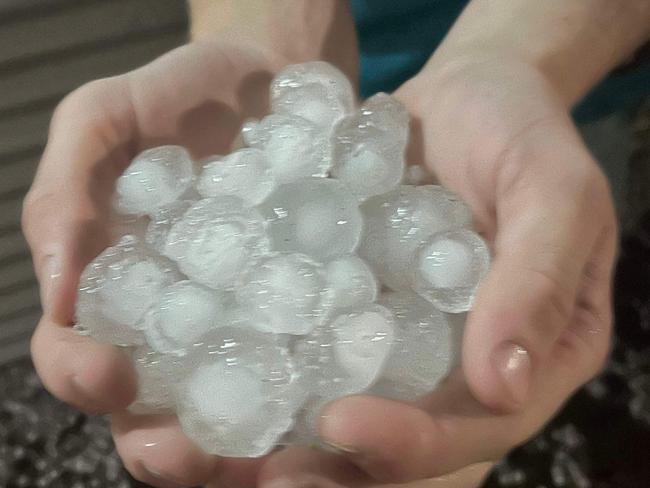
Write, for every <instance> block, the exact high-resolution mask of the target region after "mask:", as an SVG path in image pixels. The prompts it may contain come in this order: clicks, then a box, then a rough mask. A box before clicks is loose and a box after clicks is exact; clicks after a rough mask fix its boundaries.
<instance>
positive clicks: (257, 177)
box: [197, 148, 274, 205]
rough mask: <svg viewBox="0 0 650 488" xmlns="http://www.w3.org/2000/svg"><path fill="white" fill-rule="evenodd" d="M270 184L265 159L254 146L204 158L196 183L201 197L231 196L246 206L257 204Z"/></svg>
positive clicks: (265, 194)
mask: <svg viewBox="0 0 650 488" xmlns="http://www.w3.org/2000/svg"><path fill="white" fill-rule="evenodd" d="M273 187H274V180H273V175H272V172H271V167H270V165H269V162H268V161H267V159H266V156H265V155H264V153H263V152H262V151H260V150H259V149H254V148H244V149H240V150H238V151H235V152H234V153H232V154H229V155H228V156H225V157H214V158H211V159H208V160H207V161H205V163H204V166H203V172H202V173H201V176H200V178H199V181H198V183H197V189H198V191H199V193H200V194H201V195H202V196H203V197H217V196H222V195H233V196H236V197H239V198H241V199H243V200H244V201H245V202H247V203H249V204H250V205H257V204H259V203H261V202H262V201H263V200H264V199H265V198H266V197H267V196H268V195H269V193H271V191H272V190H273Z"/></svg>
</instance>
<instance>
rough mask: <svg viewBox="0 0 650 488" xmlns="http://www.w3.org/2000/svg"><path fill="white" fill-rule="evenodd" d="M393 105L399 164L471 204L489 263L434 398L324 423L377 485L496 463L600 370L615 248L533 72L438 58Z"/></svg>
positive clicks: (365, 404) (362, 408)
mask: <svg viewBox="0 0 650 488" xmlns="http://www.w3.org/2000/svg"><path fill="white" fill-rule="evenodd" d="M396 96H397V97H398V98H399V99H400V100H401V101H402V102H403V103H404V104H405V105H406V107H407V108H408V109H409V111H410V112H411V114H412V116H413V125H412V129H413V131H412V136H413V138H412V144H411V146H412V147H411V148H410V152H409V160H410V161H411V162H419V161H423V162H424V163H425V165H426V167H427V168H428V169H429V170H431V172H432V173H434V174H435V175H436V176H437V177H438V178H439V180H440V181H441V183H442V184H444V185H445V186H447V187H449V188H451V189H452V190H454V191H456V192H457V193H459V194H460V195H461V196H462V197H463V199H464V200H465V201H467V202H468V203H469V204H470V206H471V208H472V210H473V213H474V216H475V221H476V224H477V226H478V229H479V231H480V232H481V233H482V234H483V235H484V237H485V238H486V239H487V241H488V243H489V244H490V245H491V248H492V252H493V256H494V259H493V263H492V267H491V270H490V272H489V274H488V276H487V277H486V279H485V281H484V282H483V284H482V286H481V287H480V289H479V292H478V295H477V298H476V302H475V304H474V310H473V312H471V313H470V314H469V319H468V324H467V327H466V329H465V336H464V341H463V354H462V367H461V369H460V370H459V371H456V372H454V373H453V374H452V375H451V377H450V378H449V379H448V380H447V381H446V382H444V383H443V384H442V385H441V387H440V388H439V389H438V390H436V391H435V392H433V393H432V394H431V395H430V396H428V397H427V398H424V399H423V400H422V401H421V402H420V403H419V404H417V405H413V406H408V405H405V404H401V403H397V402H393V401H389V400H384V399H378V398H372V397H365V396H358V397H351V398H347V399H342V400H339V401H337V402H335V403H333V404H331V405H330V406H328V407H327V408H326V409H325V411H324V416H323V418H322V420H321V424H320V432H321V434H322V436H323V438H324V439H326V440H328V441H329V442H331V443H332V444H334V445H338V446H341V447H342V448H343V449H345V450H346V451H348V452H349V454H348V459H350V461H351V462H352V463H354V464H355V465H356V466H358V467H359V468H360V469H362V470H363V471H364V472H365V473H367V474H368V475H370V476H371V477H372V478H374V479H377V480H379V481H383V482H406V481H410V480H416V479H422V478H430V477H433V476H439V475H441V474H444V473H448V472H451V471H455V470H457V469H459V468H462V467H463V466H466V465H468V464H471V463H477V462H481V461H491V460H492V461H494V460H497V459H499V458H500V457H501V456H503V455H504V454H505V453H506V452H507V451H508V450H509V449H511V448H512V447H514V446H516V445H518V444H520V443H522V442H524V441H525V440H526V439H528V438H529V437H530V436H531V435H532V434H534V433H535V432H536V431H537V430H538V429H540V427H542V426H543V424H544V423H545V422H546V421H547V420H548V419H549V418H550V417H551V416H552V415H553V414H554V413H555V412H556V411H557V410H558V408H559V407H560V406H561V405H562V403H563V402H564V401H565V400H566V399H567V398H568V397H569V396H570V395H571V393H572V392H573V391H574V390H575V389H577V388H578V387H579V386H580V385H582V384H583V383H585V382H586V381H587V380H589V379H590V378H591V377H592V376H593V375H594V374H595V373H596V372H597V371H598V370H599V369H600V367H601V365H602V363H603V361H604V360H605V358H606V356H607V353H608V349H609V338H610V327H611V321H612V312H611V305H610V293H611V282H612V279H611V278H612V268H613V262H614V257H615V249H616V241H617V226H616V220H615V214H614V210H613V207H612V202H611V198H610V193H609V190H608V185H607V182H606V180H605V178H604V176H603V175H602V173H601V172H600V170H599V169H598V167H597V165H596V162H595V161H594V160H593V158H592V157H591V155H590V154H589V152H588V150H587V149H586V147H585V146H584V144H583V143H582V141H581V139H580V137H579V135H578V133H577V131H576V129H575V127H574V126H573V124H572V122H571V119H570V117H569V114H568V110H567V108H566V107H565V106H564V105H563V103H562V102H561V98H560V97H559V96H558V95H557V94H556V92H555V91H554V89H553V88H552V87H551V85H550V83H549V82H548V81H547V80H546V79H545V77H544V76H543V75H542V74H540V72H538V71H537V70H536V69H534V68H533V67H531V66H530V65H527V64H526V63H523V62H518V61H513V60H511V61H503V60H501V61H494V60H489V61H481V60H477V61H473V60H471V59H466V60H464V61H461V60H459V59H458V58H456V59H454V60H452V61H445V60H443V59H441V58H438V59H436V58H435V56H434V59H433V60H432V62H431V63H430V65H428V66H427V68H425V70H424V71H423V72H422V73H421V74H419V75H418V76H416V77H415V78H414V79H412V80H411V81H409V82H408V83H406V84H405V85H404V86H403V87H402V88H400V89H399V90H398V92H397V93H396ZM387 419H390V421H388V422H387Z"/></svg>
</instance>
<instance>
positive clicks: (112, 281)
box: [75, 236, 180, 345]
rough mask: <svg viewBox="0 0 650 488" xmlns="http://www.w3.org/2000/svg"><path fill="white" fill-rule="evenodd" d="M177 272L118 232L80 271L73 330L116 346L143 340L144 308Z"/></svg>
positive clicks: (171, 280) (137, 342) (138, 243)
mask: <svg viewBox="0 0 650 488" xmlns="http://www.w3.org/2000/svg"><path fill="white" fill-rule="evenodd" d="M179 276H180V275H179V274H178V272H177V271H176V270H175V269H174V268H173V266H172V265H171V263H169V262H168V261H167V260H166V259H165V258H162V257H159V256H156V255H154V254H152V253H151V252H150V251H149V250H147V249H146V248H145V247H143V246H142V244H141V243H140V242H139V241H138V240H137V239H135V238H134V237H132V236H125V237H123V238H122V239H121V240H120V241H119V242H118V243H117V245H115V246H113V247H109V248H107V249H106V250H105V251H104V252H102V253H101V254H100V255H99V256H98V257H97V258H95V259H94V260H93V261H92V262H91V263H90V264H89V265H88V266H87V267H86V269H85V270H84V272H83V273H82V275H81V279H80V282H79V291H78V294H77V308H76V322H77V324H76V326H75V329H76V330H77V332H80V333H84V334H89V335H92V336H93V337H95V338H96V339H98V340H102V341H107V342H112V343H114V344H118V345H132V344H140V343H142V342H143V338H142V334H141V332H140V330H141V329H142V319H143V317H144V314H145V312H146V311H147V309H148V308H149V307H150V306H151V304H152V303H153V302H154V301H155V300H156V298H157V297H158V296H159V295H160V293H162V289H163V288H164V287H165V286H167V285H169V284H171V283H173V282H174V281H176V280H178V279H179Z"/></svg>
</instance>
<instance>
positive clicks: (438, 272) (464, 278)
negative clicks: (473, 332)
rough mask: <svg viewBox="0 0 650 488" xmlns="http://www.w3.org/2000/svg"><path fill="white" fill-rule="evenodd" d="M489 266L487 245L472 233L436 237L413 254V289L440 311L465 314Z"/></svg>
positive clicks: (451, 232)
mask: <svg viewBox="0 0 650 488" xmlns="http://www.w3.org/2000/svg"><path fill="white" fill-rule="evenodd" d="M489 264H490V252H489V250H488V248H487V245H486V244H485V241H483V239H481V237H480V236H479V235H478V234H476V233H475V232H472V231H470V230H467V229H460V230H454V231H448V232H443V233H439V234H435V235H433V236H432V237H431V239H429V240H428V241H427V242H426V243H424V244H423V246H422V248H421V249H420V250H418V252H417V254H416V257H415V263H414V266H413V270H414V289H415V290H416V291H417V292H418V293H419V294H420V295H421V296H422V297H424V298H425V299H427V300H429V301H430V302H431V303H433V304H434V305H435V306H436V307H438V308H439V309H440V310H443V311H445V312H449V313H458V312H466V311H467V310H469V309H470V308H471V306H472V303H473V301H474V295H475V293H476V290H477V288H478V286H479V284H480V282H481V280H482V279H483V277H484V276H485V274H486V273H487V270H488V267H489Z"/></svg>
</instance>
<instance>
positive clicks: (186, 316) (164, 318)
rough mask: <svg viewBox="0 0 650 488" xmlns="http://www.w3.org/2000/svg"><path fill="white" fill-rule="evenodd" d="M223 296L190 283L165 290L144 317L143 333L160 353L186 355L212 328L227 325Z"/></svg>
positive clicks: (185, 282)
mask: <svg viewBox="0 0 650 488" xmlns="http://www.w3.org/2000/svg"><path fill="white" fill-rule="evenodd" d="M224 318H225V306H224V298H223V296H222V295H221V294H220V293H219V292H217V291H215V290H212V289H210V288H206V287H204V286H201V285H199V284H197V283H193V282H191V281H188V280H184V281H179V282H178V283H174V284H172V285H170V286H168V287H167V288H165V289H164V290H163V293H162V294H161V296H160V298H159V299H158V300H157V301H156V302H154V303H153V305H152V306H151V308H150V309H149V311H148V312H147V314H146V316H145V321H144V333H145V336H146V338H147V342H148V344H149V345H150V346H151V348H152V349H154V350H155V351H157V352H161V353H168V354H175V355H185V354H186V352H187V351H186V348H187V347H190V346H192V345H193V344H194V343H196V342H197V341H199V340H200V339H201V337H202V336H203V335H205V333H206V332H208V331H209V330H210V329H212V328H213V327H219V326H223V325H226V323H225V322H224Z"/></svg>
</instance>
